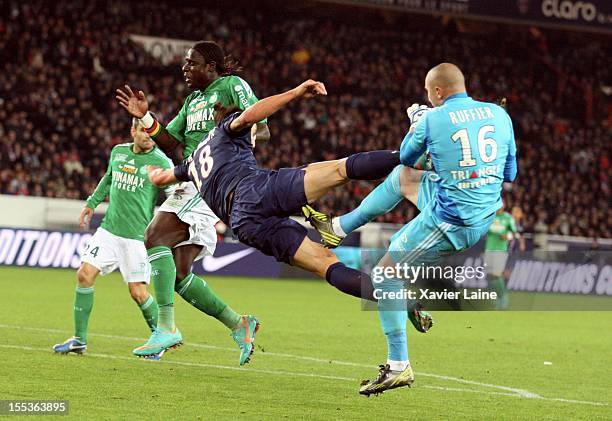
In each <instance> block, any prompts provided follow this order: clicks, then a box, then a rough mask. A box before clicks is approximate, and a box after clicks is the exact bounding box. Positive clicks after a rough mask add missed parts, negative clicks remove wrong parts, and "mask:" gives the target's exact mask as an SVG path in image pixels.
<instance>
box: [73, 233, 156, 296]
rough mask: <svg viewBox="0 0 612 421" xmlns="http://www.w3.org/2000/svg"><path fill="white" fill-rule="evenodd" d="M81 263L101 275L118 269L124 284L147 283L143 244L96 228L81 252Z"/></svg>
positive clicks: (145, 251)
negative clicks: (94, 269)
mask: <svg viewBox="0 0 612 421" xmlns="http://www.w3.org/2000/svg"><path fill="white" fill-rule="evenodd" d="M81 262H85V263H89V264H90V265H92V266H94V267H95V268H96V269H98V270H99V271H100V274H101V275H103V276H104V275H106V274H108V273H111V272H112V271H114V270H115V269H117V268H119V271H120V272H121V275H122V276H123V281H124V282H145V283H147V284H148V283H149V278H150V276H151V269H150V265H149V262H148V260H147V249H146V248H145V245H144V242H143V241H139V240H132V239H129V238H123V237H119V236H117V235H115V234H112V233H110V232H108V231H107V230H105V229H104V228H98V230H97V231H96V232H95V234H94V235H93V236H92V237H91V238H90V239H89V243H88V244H87V246H86V247H85V249H84V250H83V254H82V255H81Z"/></svg>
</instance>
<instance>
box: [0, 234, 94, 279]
mask: <svg viewBox="0 0 612 421" xmlns="http://www.w3.org/2000/svg"><path fill="white" fill-rule="evenodd" d="M90 238H91V233H89V232H62V231H41V230H26V229H13V228H2V229H0V265H16V266H30V267H54V268H72V269H76V268H78V267H79V264H80V261H81V259H80V256H81V252H82V251H83V249H84V248H85V246H86V245H87V242H88V241H89V239H90Z"/></svg>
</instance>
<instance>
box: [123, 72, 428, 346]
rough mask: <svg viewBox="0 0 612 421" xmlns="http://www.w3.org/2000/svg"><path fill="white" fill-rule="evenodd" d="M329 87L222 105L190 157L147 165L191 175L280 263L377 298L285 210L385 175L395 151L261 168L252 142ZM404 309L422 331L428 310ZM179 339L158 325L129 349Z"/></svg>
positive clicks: (225, 216)
mask: <svg viewBox="0 0 612 421" xmlns="http://www.w3.org/2000/svg"><path fill="white" fill-rule="evenodd" d="M326 94H327V92H326V90H325V86H324V85H323V84H322V83H320V82H315V81H313V80H308V81H306V82H304V83H302V84H301V85H299V86H298V87H296V88H294V89H291V90H289V91H287V92H284V93H282V94H278V95H274V96H271V97H268V98H264V99H262V100H261V101H259V102H257V103H256V104H254V105H252V106H250V107H249V108H247V109H246V110H245V111H244V112H241V111H240V110H238V109H237V108H229V109H228V108H224V107H221V106H219V107H217V112H216V120H217V126H216V127H215V129H214V130H213V131H211V132H210V134H209V135H208V136H207V137H206V139H204V140H203V141H202V142H201V143H200V144H199V146H198V147H197V149H196V150H195V151H194V153H193V154H192V155H191V157H190V158H189V159H188V160H187V161H185V162H183V163H182V164H181V165H178V166H176V167H175V168H174V169H173V170H168V169H166V170H164V169H161V168H154V167H150V168H149V177H150V179H151V181H152V182H153V183H154V184H156V185H157V186H166V185H169V184H172V183H177V182H180V181H190V180H191V181H193V182H194V183H195V185H196V187H197V189H198V190H199V192H200V195H201V196H202V197H203V198H204V200H205V201H206V202H207V203H208V204H209V205H210V206H211V209H212V210H213V211H214V212H215V214H216V215H217V216H218V217H219V218H220V219H221V220H222V221H224V222H225V223H226V224H227V225H228V226H229V227H230V228H231V229H232V230H233V231H234V233H235V234H236V235H237V237H238V239H239V240H240V241H241V242H242V243H244V244H246V245H249V246H252V247H254V248H256V249H258V250H260V251H262V252H263V253H265V254H267V255H272V256H274V257H275V258H276V259H277V260H278V261H280V262H285V263H288V264H291V265H294V266H298V267H301V268H303V269H306V270H308V271H310V272H313V273H315V274H317V275H319V276H321V277H323V278H325V279H326V280H327V281H328V282H329V283H330V284H332V285H333V286H335V287H336V288H338V289H339V290H340V291H342V292H344V293H346V294H349V295H353V296H356V297H362V298H366V299H370V300H375V299H374V298H373V288H372V284H371V282H370V280H369V276H368V275H367V274H365V273H362V272H359V271H357V270H354V269H351V268H349V267H347V266H346V265H344V264H343V263H341V262H339V261H338V258H337V257H336V256H335V255H334V254H333V253H332V252H331V251H330V250H328V249H326V248H324V247H323V246H322V245H321V244H318V243H315V242H313V241H311V240H310V239H309V238H308V237H307V236H306V233H307V230H306V228H304V227H303V226H301V225H300V224H298V223H297V222H295V221H293V220H292V219H290V218H289V216H290V215H292V214H294V213H296V212H299V211H300V209H301V208H302V206H303V205H305V204H307V203H311V202H313V201H315V200H317V199H318V198H320V197H321V196H323V195H324V194H326V193H327V192H328V191H329V190H330V189H331V188H333V187H336V186H340V185H342V184H345V183H347V182H348V181H349V180H375V179H378V178H381V177H384V176H386V175H387V174H389V172H390V171H391V170H392V169H393V168H394V167H395V166H397V165H398V164H399V155H398V153H397V152H394V151H373V152H364V153H357V154H354V155H351V156H349V157H348V158H345V159H339V160H334V161H326V162H318V163H314V164H310V165H307V166H305V167H301V168H282V169H280V170H278V171H272V170H267V169H263V168H259V167H258V165H257V161H256V160H255V156H254V155H253V151H252V149H251V147H250V145H251V130H250V129H251V126H253V124H255V123H256V122H258V121H261V120H262V119H264V118H267V117H268V116H270V115H272V114H273V113H274V112H276V111H278V110H279V109H280V108H282V107H283V106H284V105H286V104H287V103H289V102H290V101H292V100H294V99H297V98H300V97H305V98H310V97H313V96H315V95H326ZM167 270H168V271H172V268H171V267H168V268H167ZM362 280H364V282H363V285H362ZM362 286H364V287H365V288H362ZM166 288H168V289H169V286H166ZM404 311H405V312H406V308H405V309H404ZM409 312H410V314H411V316H410V317H411V321H412V323H413V324H414V325H415V327H417V329H419V330H421V331H426V330H427V328H428V326H429V325H430V324H431V320H430V319H429V318H428V315H426V314H423V313H424V312H420V311H419V310H418V309H417V310H415V309H413V308H410V309H409ZM180 340H181V337H180V334H179V333H178V330H175V329H174V326H171V327H170V329H167V330H163V331H159V330H158V331H157V332H155V334H154V335H152V336H151V339H150V340H149V342H147V344H145V345H144V346H142V347H140V348H137V349H135V350H134V353H135V354H137V355H148V354H150V353H156V352H159V351H160V350H162V349H164V348H167V347H170V346H172V345H173V344H174V343H177V342H179V341H180Z"/></svg>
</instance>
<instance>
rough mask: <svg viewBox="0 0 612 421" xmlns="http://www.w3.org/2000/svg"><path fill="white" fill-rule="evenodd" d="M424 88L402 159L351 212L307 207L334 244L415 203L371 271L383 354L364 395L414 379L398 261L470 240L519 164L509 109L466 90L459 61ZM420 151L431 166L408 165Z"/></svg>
mask: <svg viewBox="0 0 612 421" xmlns="http://www.w3.org/2000/svg"><path fill="white" fill-rule="evenodd" d="M425 89H426V90H427V94H428V97H429V101H430V102H431V104H432V105H433V106H434V108H431V109H430V108H428V107H427V106H425V105H418V104H414V105H412V106H411V107H410V108H409V109H408V116H409V117H410V120H411V123H412V125H411V127H410V130H409V132H408V134H407V135H406V136H405V137H404V140H403V141H402V144H401V148H400V160H401V163H402V164H403V165H400V166H398V167H396V168H395V170H393V172H392V173H391V174H390V175H389V176H388V177H387V179H386V180H385V181H384V182H383V183H382V184H380V185H379V186H378V187H377V188H376V189H374V190H373V191H372V193H370V194H369V195H368V196H367V197H366V198H365V199H364V200H363V201H362V202H361V204H360V205H359V207H358V208H356V209H355V210H353V211H352V212H350V213H348V214H346V215H343V216H341V217H339V218H334V219H333V220H331V221H329V219H326V216H325V215H322V216H321V215H320V214H316V213H312V210H310V211H311V214H310V215H309V216H310V220H311V222H312V223H313V225H314V226H315V228H317V230H318V231H319V232H320V233H321V235H322V237H324V239H325V238H327V241H326V242H327V244H328V245H330V246H335V245H337V244H338V241H337V240H336V241H332V240H334V238H336V239H341V238H342V237H343V236H345V235H346V234H347V233H349V232H351V231H353V230H355V229H356V228H358V227H359V226H361V225H364V224H365V223H367V222H368V221H370V220H372V219H373V218H375V217H377V216H379V215H382V214H384V213H386V212H388V211H390V210H391V209H393V208H394V207H395V206H396V205H397V204H398V203H399V202H400V201H402V200H404V198H406V199H408V200H410V201H411V202H412V203H414V204H415V205H416V206H417V207H418V209H419V210H420V211H421V213H420V214H419V215H418V216H417V217H416V218H415V219H413V220H412V221H410V222H409V223H408V224H406V225H405V226H404V227H403V228H402V229H401V230H400V231H398V232H397V233H396V234H395V235H394V236H393V237H392V238H391V244H390V246H389V250H388V252H387V254H386V255H385V256H384V257H383V258H382V260H381V261H380V262H379V263H378V265H377V266H376V267H375V268H374V270H373V272H372V279H373V281H374V282H375V284H374V287H375V289H376V290H377V291H378V294H377V298H379V301H378V310H379V316H380V320H381V325H382V328H383V332H384V333H385V336H386V339H387V346H388V355H387V362H386V364H383V365H381V369H380V372H379V374H378V376H377V378H376V379H375V380H373V381H368V382H366V383H365V384H364V385H363V386H362V387H361V389H360V393H361V394H364V395H370V394H373V393H374V394H376V393H381V392H384V391H385V390H388V389H393V388H396V387H401V386H409V385H410V384H411V383H412V382H413V381H414V373H413V371H412V368H411V367H410V363H409V360H408V344H407V338H406V321H407V319H406V318H407V312H406V311H405V308H406V305H407V302H406V299H405V298H394V297H396V296H398V295H399V296H400V297H401V296H402V295H401V294H397V293H398V292H400V293H401V292H403V289H404V286H405V283H406V282H409V281H410V280H409V279H406V278H402V274H401V273H396V272H398V271H397V270H396V268H397V267H400V268H405V267H406V266H412V267H415V266H417V267H418V266H421V265H428V266H433V265H435V264H436V263H438V262H439V261H440V258H441V256H443V255H449V254H453V253H457V252H459V251H462V250H465V249H467V248H469V247H472V246H473V245H474V244H476V243H477V242H478V240H479V239H480V238H482V237H483V236H484V235H485V234H486V233H487V231H488V230H489V226H490V225H491V223H492V222H493V219H494V218H495V213H496V211H497V210H498V209H499V208H500V207H501V206H502V200H501V186H502V182H504V181H507V182H510V181H513V180H514V178H515V177H516V172H517V169H516V145H515V141H514V133H513V129H512V122H511V120H510V117H509V116H508V114H507V113H506V111H505V110H504V109H503V108H502V107H500V106H498V105H495V104H492V103H487V102H480V101H475V100H473V99H472V98H470V97H469V96H468V95H467V93H466V88H465V81H464V77H463V74H462V72H461V70H459V68H458V67H457V66H455V65H453V64H450V63H442V64H440V65H438V66H436V67H434V68H432V69H431V70H430V71H429V72H428V73H427V76H426V78H425ZM426 151H428V152H429V155H430V156H431V161H432V164H433V167H434V169H435V171H420V170H416V169H414V168H410V167H413V166H414V165H415V163H416V162H417V161H418V160H419V158H421V157H422V156H423V154H425V153H426ZM308 211H309V210H308V209H307V210H306V211H305V213H308ZM397 264H399V265H400V266H397ZM385 269H389V270H385ZM389 273H393V274H395V275H396V276H390V275H389ZM402 273H406V272H402Z"/></svg>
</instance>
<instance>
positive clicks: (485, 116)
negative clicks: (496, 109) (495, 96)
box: [448, 107, 495, 124]
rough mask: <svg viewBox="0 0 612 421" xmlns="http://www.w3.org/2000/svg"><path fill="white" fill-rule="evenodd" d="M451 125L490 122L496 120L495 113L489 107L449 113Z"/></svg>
mask: <svg viewBox="0 0 612 421" xmlns="http://www.w3.org/2000/svg"><path fill="white" fill-rule="evenodd" d="M448 116H449V117H450V120H451V123H453V124H460V123H469V122H470V121H479V120H489V119H491V118H494V117H495V116H494V115H493V112H492V111H491V108H489V107H476V108H468V109H467V110H457V111H449V113H448Z"/></svg>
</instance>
